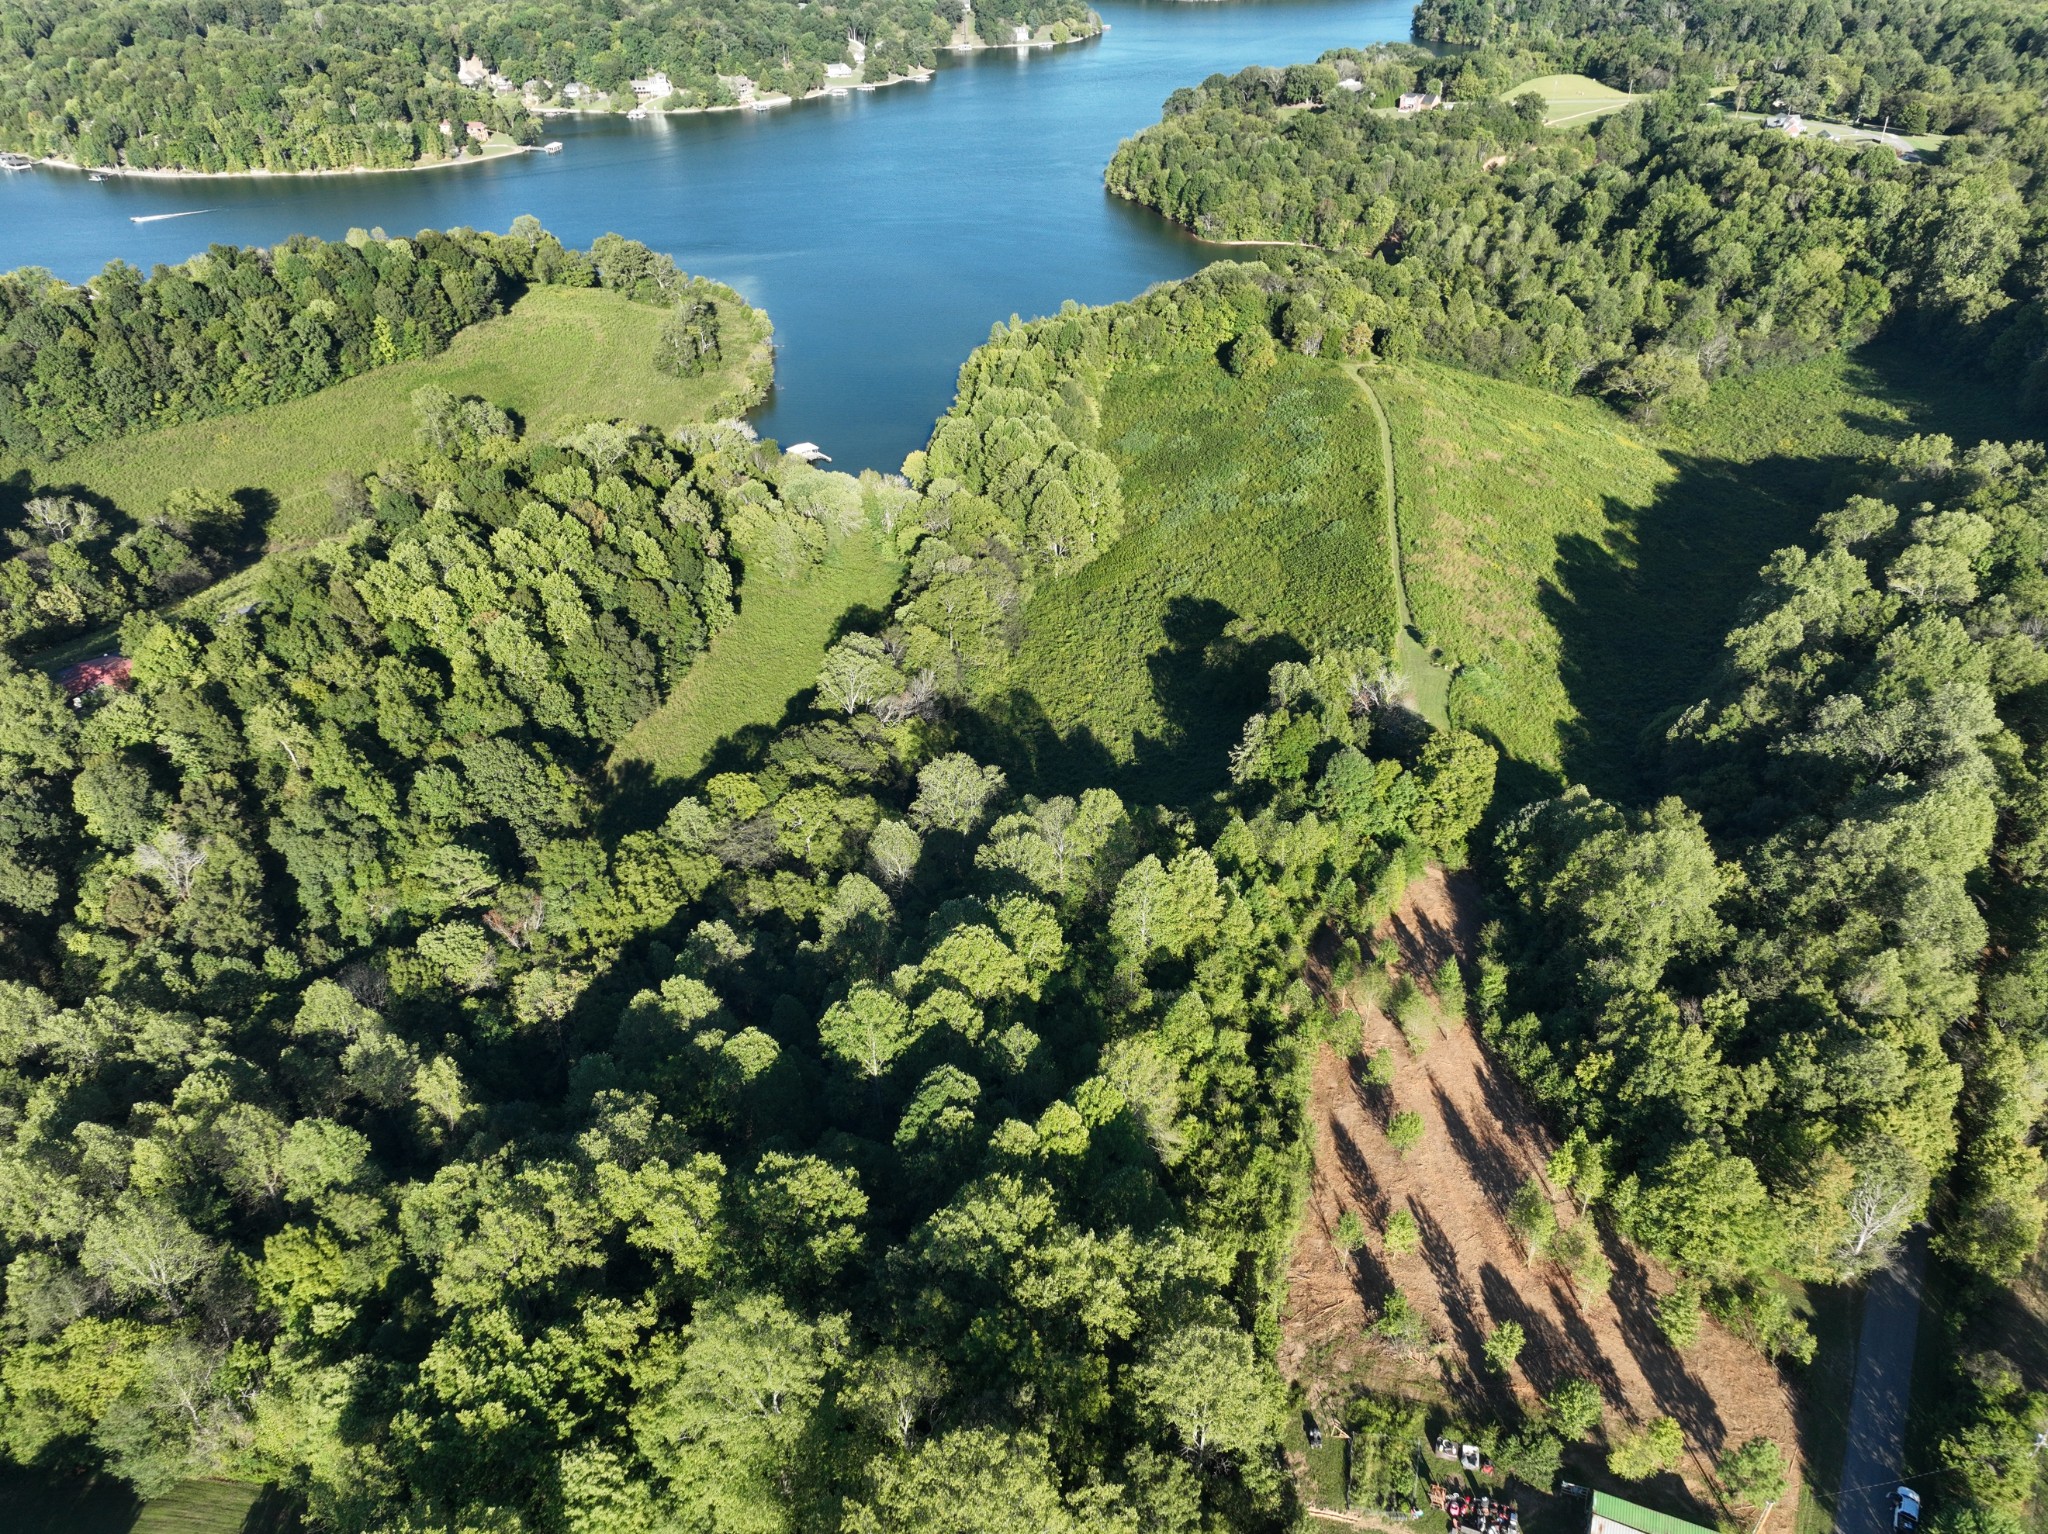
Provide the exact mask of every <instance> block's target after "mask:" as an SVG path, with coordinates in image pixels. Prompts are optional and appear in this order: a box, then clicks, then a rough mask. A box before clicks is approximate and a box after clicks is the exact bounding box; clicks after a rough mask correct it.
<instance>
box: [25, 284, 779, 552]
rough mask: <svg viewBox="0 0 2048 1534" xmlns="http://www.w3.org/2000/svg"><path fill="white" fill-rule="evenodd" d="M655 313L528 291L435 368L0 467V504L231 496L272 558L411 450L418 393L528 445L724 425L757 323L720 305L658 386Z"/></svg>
mask: <svg viewBox="0 0 2048 1534" xmlns="http://www.w3.org/2000/svg"><path fill="white" fill-rule="evenodd" d="M666 313H667V311H666V310H665V309H662V308H660V307H658V306H656V305H651V304H635V303H630V302H628V301H627V300H626V299H625V298H624V297H622V296H621V295H620V294H618V293H614V292H610V291H606V290H604V289H599V288H558V287H535V288H532V289H530V290H529V291H528V292H527V293H526V294H525V296H524V297H522V298H521V299H520V300H519V302H518V303H516V304H514V305H513V306H512V309H511V311H510V312H509V313H506V314H504V315H502V316H500V317H499V318H497V319H493V320H486V321H485V322H484V323H482V324H480V325H475V326H472V327H471V328H470V329H468V330H465V331H463V332H462V333H461V334H459V335H458V336H456V337H455V339H454V341H453V342H451V343H450V345H449V347H448V349H447V350H446V351H444V352H442V353H441V354H440V355H439V356H437V357H427V358H423V359H421V360H419V361H416V362H400V363H394V364H392V365H391V366H388V367H381V368H378V369H376V370H375V371H373V372H369V373H364V374H361V375H360V376H358V377H355V378H352V379H349V380H348V381H347V382H345V383H340V384H337V385H335V386H334V387H333V388H331V389H323V390H321V391H320V392H319V393H318V394H314V395H309V396H308V397H306V398H305V399H297V400H291V401H288V402H286V403H284V404H280V405H272V406H270V407H269V408H267V409H264V410H258V411H254V412H252V413H250V414H248V415H235V416H222V417H218V418H216V419H213V420H209V421H195V422H193V423H192V424H190V425H186V426H174V427H167V428H165V429H164V430H162V431H154V432H149V433H146V434H144V435H141V436H135V437H123V438H119V439H116V440H114V441H110V442H102V443H96V444H94V445H93V446H91V447H89V448H85V449H83V450H81V451H79V452H76V453H72V454H69V455H68V456H66V457H64V458H62V459H60V460H58V462H57V463H55V464H54V465H52V464H28V463H24V462H21V461H18V460H13V461H10V460H4V459H0V492H4V490H5V488H6V487H7V486H8V485H9V484H11V485H13V486H26V485H28V484H31V483H33V484H34V485H36V486H37V487H38V488H42V487H47V486H56V487H60V488H71V487H76V488H78V489H80V490H83V491H86V492H89V493H91V494H93V495H98V496H104V497H105V498H107V499H108V500H111V501H112V502H114V503H115V504H116V505H117V506H119V507H121V508H122V509H123V510H125V511H127V512H129V513H131V514H132V515H136V516H144V515H147V514H148V513H149V512H150V511H152V510H154V509H155V508H156V507H157V506H159V505H161V504H162V503H163V501H164V499H165V498H166V497H167V496H169V495H170V494H171V493H172V492H173V491H175V490H180V489H186V488H195V489H200V490H206V491H213V492H218V493H228V494H237V495H240V496H242V497H243V498H244V500H245V501H253V502H254V503H255V504H256V505H257V506H258V507H259V508H261V509H262V511H263V515H264V519H265V521H264V527H265V534H266V539H267V542H268V543H269V545H270V546H271V547H273V548H278V547H290V546H293V545H296V544H303V543H306V542H308V541H310V540H312V539H314V538H317V537H319V536H320V535H321V534H323V533H325V532H326V531H328V515H329V503H328V496H327V488H326V487H327V480H328V478H329V476H330V475H333V474H335V473H338V472H349V473H357V474H360V473H362V472H364V471H366V470H368V469H372V468H375V467H376V466H377V465H378V464H379V463H381V462H383V461H385V460H386V459H389V458H392V457H394V456H397V455H400V454H403V453H404V452H406V451H408V450H409V449H410V446H411V442H412V431H413V412H412V396H413V393H414V391H415V390H418V389H421V388H425V387H428V386H434V387H438V388H442V389H446V390H448V391H449V393H451V394H455V395H458V396H461V395H477V396H479V397H481V398H483V399H487V400H489V401H490V402H491V403H492V404H494V405H497V406H499V407H501V408H502V409H505V410H507V411H510V412H511V413H513V414H514V415H516V416H517V417H519V418H520V420H521V421H523V422H524V424H525V427H526V429H527V430H528V431H529V432H540V433H547V432H550V431H553V430H555V429H557V428H559V427H562V426H565V425H567V424H569V423H571V422H574V421H583V420H591V419H611V418H613V417H625V418H626V419H629V420H635V421H646V422H650V423H652V424H654V425H657V426H663V427H668V426H675V425H677V424H679V423H681V422H684V421H691V420H703V419H706V418H709V417H712V416H715V415H719V414H724V413H727V411H728V410H729V409H730V408H731V407H730V405H729V404H728V402H729V401H731V400H732V399H733V398H734V396H735V395H736V394H737V393H738V392H739V391H740V389H741V388H742V386H743V383H744V380H745V377H746V374H747V368H748V365H749V363H750V362H752V361H754V360H755V354H756V353H757V352H759V351H761V349H763V348H765V347H766V345H767V340H768V332H767V325H766V322H765V320H763V319H762V318H761V317H759V316H758V314H757V313H756V312H755V311H753V310H751V309H744V308H741V309H734V308H732V307H731V306H726V307H725V308H724V312H723V313H722V315H721V319H722V321H723V322H724V323H725V324H726V325H727V326H729V327H731V329H730V333H729V340H728V341H727V343H726V346H725V354H726V359H727V360H726V363H725V365H724V366H723V367H721V368H719V369H717V370H715V371H713V372H710V373H707V374H705V375H703V376H702V377H698V378H673V377H670V376H669V375H668V374H665V373H661V372H657V371H656V370H655V367H654V342H655V335H656V332H658V331H659V330H660V328H661V323H662V320H663V318H664V316H665V315H666ZM760 360H762V361H765V358H762V359H760Z"/></svg>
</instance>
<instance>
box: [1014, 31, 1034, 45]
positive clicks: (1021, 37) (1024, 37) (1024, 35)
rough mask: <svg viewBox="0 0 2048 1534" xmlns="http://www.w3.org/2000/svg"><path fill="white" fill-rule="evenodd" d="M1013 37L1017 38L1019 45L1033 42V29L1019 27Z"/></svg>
mask: <svg viewBox="0 0 2048 1534" xmlns="http://www.w3.org/2000/svg"><path fill="white" fill-rule="evenodd" d="M1012 35H1013V36H1014V37H1015V38H1016V40H1017V42H1018V44H1019V45H1022V44H1024V43H1028V42H1030V41H1031V29H1030V28H1029V27H1019V28H1017V30H1016V31H1015V32H1014V33H1013V34H1012Z"/></svg>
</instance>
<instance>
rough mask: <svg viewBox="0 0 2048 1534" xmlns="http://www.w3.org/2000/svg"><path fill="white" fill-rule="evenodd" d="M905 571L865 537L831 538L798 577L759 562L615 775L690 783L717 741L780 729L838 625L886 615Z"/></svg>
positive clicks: (617, 755)
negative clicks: (733, 610) (728, 616)
mask: <svg viewBox="0 0 2048 1534" xmlns="http://www.w3.org/2000/svg"><path fill="white" fill-rule="evenodd" d="M901 572H902V566H901V564H900V563H898V561H897V560H896V559H895V558H894V557H893V556H892V555H891V554H890V553H889V551H888V550H887V548H886V547H884V545H883V542H882V539H881V537H880V535H879V534H876V533H873V532H868V531H860V532H853V533H849V534H847V535H846V536H844V537H842V538H840V539H838V540H836V541H835V542H834V543H833V544H832V545H831V547H830V548H829V549H827V550H826V553H825V557H824V558H823V559H822V560H821V561H820V562H819V563H818V564H816V565H814V566H812V567H811V568H809V569H807V570H804V571H802V572H801V573H799V574H797V575H794V576H787V575H784V574H782V573H781V572H780V571H777V570H775V569H773V568H770V567H769V566H767V565H766V564H765V562H764V563H763V565H762V566H761V567H760V568H758V569H749V570H748V571H747V572H746V579H745V580H744V581H743V582H742V583H741V586H740V590H739V613H738V615H737V616H736V617H735V618H734V619H733V621H732V623H731V624H730V625H729V626H728V627H726V628H725V629H724V630H722V631H721V632H720V633H719V634H718V635H717V636H716V637H715V638H713V639H712V641H711V648H710V650H709V651H708V652H707V653H706V654H705V655H704V656H703V657H702V658H701V659H700V660H698V662H697V663H696V665H694V666H692V667H691V668H690V672H689V674H688V675H687V676H685V677H684V678H683V680H682V681H681V682H680V683H678V684H677V686H676V687H675V689H674V690H673V691H671V692H670V693H669V695H668V697H667V699H666V700H665V701H664V702H663V703H662V705H661V707H660V708H658V709H656V710H655V711H654V712H653V713H651V714H649V715H648V716H647V717H646V718H645V719H643V720H641V721H640V722H639V724H637V725H635V726H634V727H633V730H632V733H630V734H629V735H627V736H626V738H625V739H624V740H622V741H620V742H619V745H618V749H617V750H616V751H614V752H613V753H612V768H613V770H614V771H615V772H631V771H633V770H635V769H636V768H644V769H645V770H647V771H648V772H650V773H651V775H652V776H653V777H654V778H655V779H656V780H662V779H668V778H686V777H691V776H694V775H695V774H696V773H697V772H698V771H700V770H701V769H702V768H703V767H704V766H705V764H706V763H707V762H708V761H709V760H711V758H712V756H713V754H714V750H715V748H716V747H717V746H718V745H719V744H720V743H721V742H724V741H727V740H731V739H733V738H734V737H735V736H738V735H740V734H741V733H742V732H744V731H747V730H748V729H749V727H754V728H756V729H759V730H761V731H762V732H764V733H765V731H766V730H767V729H768V728H769V727H772V726H774V725H776V724H778V723H780V722H781V720H782V717H783V715H784V713H785V712H786V711H787V710H788V708H789V705H790V703H791V702H792V701H794V700H795V699H796V698H797V697H799V696H800V695H801V694H803V693H804V692H806V691H808V690H809V689H810V687H811V686H812V684H813V683H815V682H816V681H817V679H818V667H819V665H820V664H821V663H822V662H823V660H824V657H825V649H826V646H828V645H830V644H831V643H832V641H833V640H834V639H836V638H838V637H839V634H840V632H841V628H842V624H843V623H844V622H845V621H846V620H848V619H849V617H850V616H851V615H853V614H856V613H859V612H862V611H865V612H868V613H871V614H872V613H879V612H884V611H886V610H887V609H888V606H889V599H890V598H891V597H892V596H893V595H894V594H895V591H896V582H897V579H898V577H899V576H900V574H901Z"/></svg>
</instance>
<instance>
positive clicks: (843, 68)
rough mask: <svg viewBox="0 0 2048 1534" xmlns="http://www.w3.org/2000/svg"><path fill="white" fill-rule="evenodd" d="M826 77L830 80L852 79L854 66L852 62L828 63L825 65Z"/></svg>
mask: <svg viewBox="0 0 2048 1534" xmlns="http://www.w3.org/2000/svg"><path fill="white" fill-rule="evenodd" d="M825 78H826V79H828V80H850V79H852V78H853V66H852V65H851V64H827V65H826V66H825Z"/></svg>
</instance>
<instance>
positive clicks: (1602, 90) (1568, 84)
mask: <svg viewBox="0 0 2048 1534" xmlns="http://www.w3.org/2000/svg"><path fill="white" fill-rule="evenodd" d="M1507 94H1508V99H1509V100H1513V99H1514V98H1515V97H1517V96H1540V97H1542V99H1543V121H1544V122H1545V123H1547V124H1548V125H1550V126H1551V127H1553V128H1555V127H1559V126H1562V125H1563V124H1566V123H1588V122H1592V121H1593V120H1594V119H1595V118H1600V117H1605V116H1606V115H1607V114H1608V113H1609V112H1619V111H1620V110H1621V109H1622V108H1623V107H1625V106H1627V105H1628V104H1629V103H1630V102H1631V101H1634V100H1636V99H1637V98H1636V97H1634V96H1631V95H1630V94H1629V93H1628V92H1627V91H1618V90H1616V89H1615V88H1614V87H1613V86H1611V85H1602V84H1601V83H1600V82H1599V81H1598V80H1595V79H1593V78H1592V77H1591V76H1589V75H1538V76H1537V77H1536V78H1535V79H1533V80H1524V81H1523V82H1522V83H1521V84H1520V85H1518V86H1516V87H1515V88H1514V89H1513V90H1511V91H1509V92H1508V93H1507Z"/></svg>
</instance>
